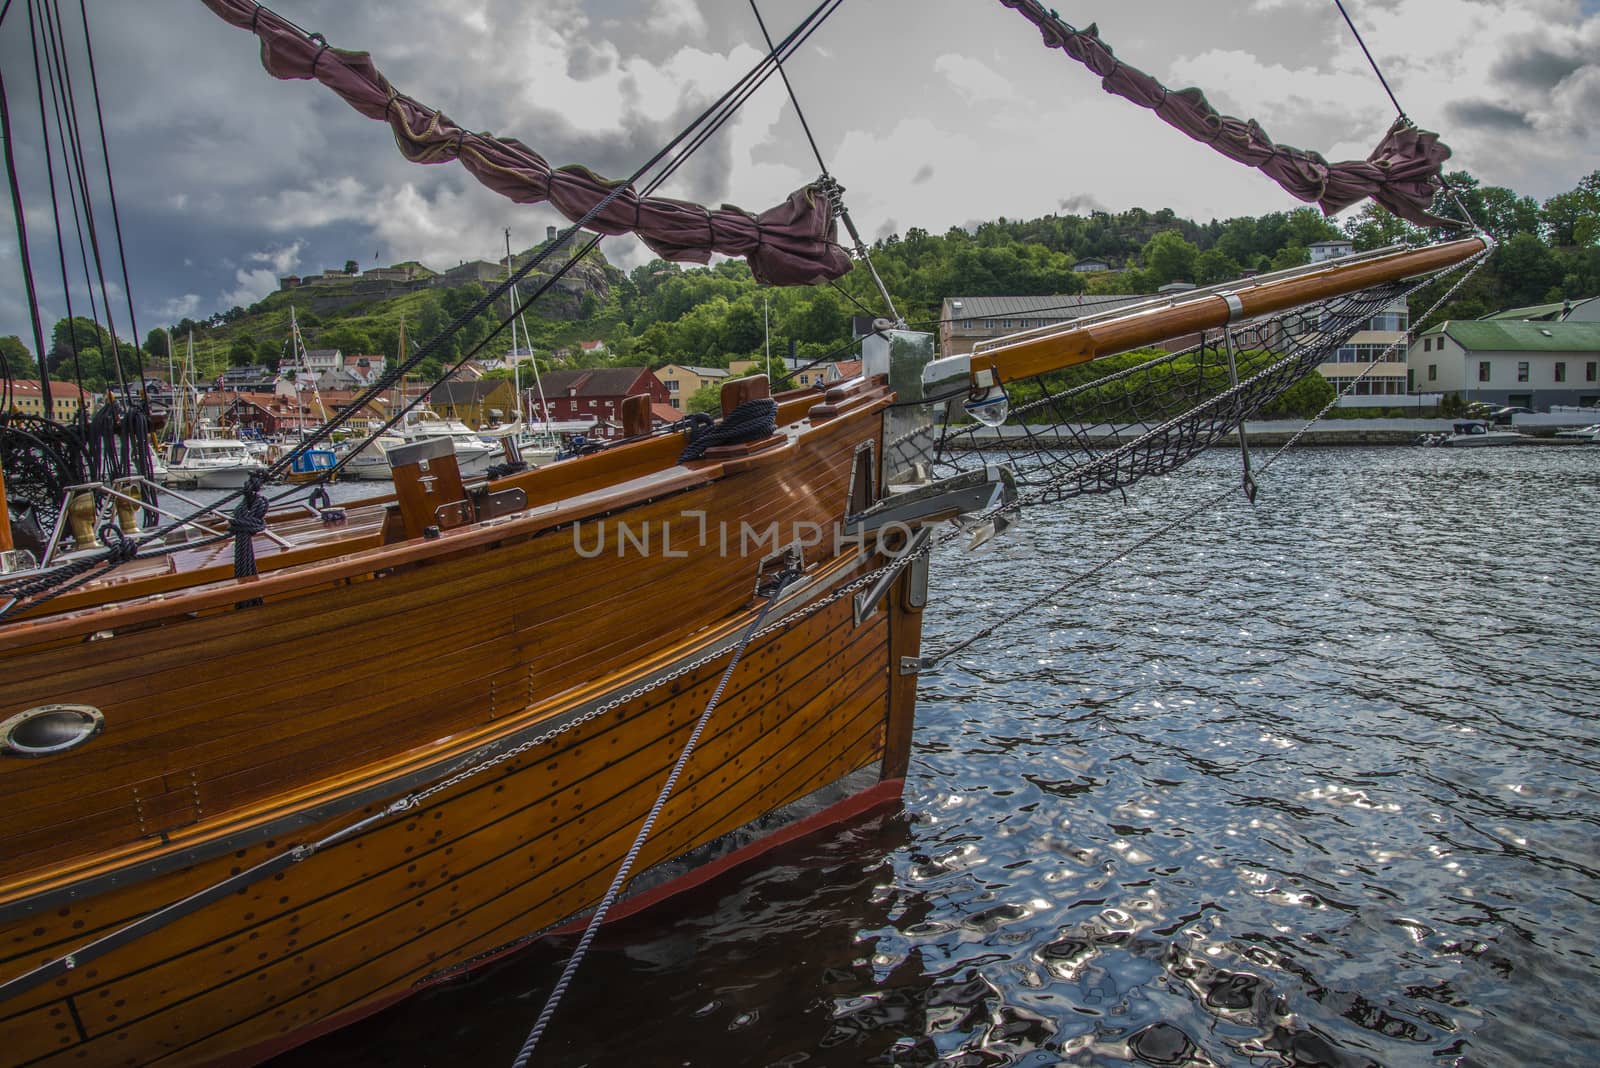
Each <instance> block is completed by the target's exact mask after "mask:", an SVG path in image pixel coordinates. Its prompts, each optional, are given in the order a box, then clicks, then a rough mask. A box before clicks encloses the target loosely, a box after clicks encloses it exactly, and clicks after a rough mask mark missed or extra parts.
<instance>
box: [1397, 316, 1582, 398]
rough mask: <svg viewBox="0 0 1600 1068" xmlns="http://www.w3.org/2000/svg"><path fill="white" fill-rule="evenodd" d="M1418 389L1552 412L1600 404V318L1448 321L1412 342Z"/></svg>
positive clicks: (1411, 366)
mask: <svg viewBox="0 0 1600 1068" xmlns="http://www.w3.org/2000/svg"><path fill="white" fill-rule="evenodd" d="M1407 362H1408V366H1409V369H1410V373H1411V378H1412V380H1413V381H1414V382H1415V384H1416V388H1417V389H1419V390H1422V391H1424V392H1427V393H1455V394H1457V395H1458V396H1460V397H1461V399H1463V400H1467V401H1483V402H1485V403H1488V404H1510V405H1517V406H1520V407H1524V408H1528V409H1532V410H1541V409H1543V410H1548V409H1549V408H1550V406H1551V405H1555V404H1564V405H1567V404H1576V405H1579V406H1581V407H1585V408H1589V407H1594V406H1596V405H1600V322H1564V321H1559V320H1557V321H1545V320H1538V319H1533V320H1528V319H1502V318H1489V319H1471V320H1466V321H1447V322H1444V323H1440V324H1439V325H1438V326H1436V327H1434V328H1433V329H1431V330H1429V331H1427V332H1426V333H1424V334H1422V335H1421V336H1419V337H1418V338H1417V339H1416V340H1415V341H1413V342H1412V343H1411V348H1410V352H1409V355H1408V360H1407Z"/></svg>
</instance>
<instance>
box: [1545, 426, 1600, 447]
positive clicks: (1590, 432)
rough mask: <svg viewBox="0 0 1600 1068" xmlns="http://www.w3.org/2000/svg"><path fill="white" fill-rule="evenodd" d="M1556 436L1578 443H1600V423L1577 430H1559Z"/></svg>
mask: <svg viewBox="0 0 1600 1068" xmlns="http://www.w3.org/2000/svg"><path fill="white" fill-rule="evenodd" d="M1556 437H1558V438H1560V439H1561V440H1562V441H1571V442H1576V443H1578V444H1588V445H1600V423H1595V424H1594V425H1593V426H1586V427H1583V428H1581V429H1577V430H1557V431H1556Z"/></svg>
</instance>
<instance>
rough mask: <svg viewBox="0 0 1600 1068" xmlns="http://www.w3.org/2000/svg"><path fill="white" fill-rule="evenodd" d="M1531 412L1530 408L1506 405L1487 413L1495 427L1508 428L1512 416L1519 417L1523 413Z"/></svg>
mask: <svg viewBox="0 0 1600 1068" xmlns="http://www.w3.org/2000/svg"><path fill="white" fill-rule="evenodd" d="M1532 411H1533V409H1532V408H1523V407H1520V406H1518V405H1514V404H1507V405H1505V406H1504V407H1500V408H1496V409H1495V410H1494V411H1493V412H1491V413H1489V419H1490V421H1491V422H1493V423H1494V424H1495V425H1496V426H1510V425H1511V419H1512V416H1515V415H1519V414H1521V413H1523V412H1532Z"/></svg>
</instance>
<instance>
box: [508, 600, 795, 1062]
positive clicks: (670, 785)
mask: <svg viewBox="0 0 1600 1068" xmlns="http://www.w3.org/2000/svg"><path fill="white" fill-rule="evenodd" d="M795 577H796V573H795V572H793V571H784V572H782V573H780V574H779V575H777V576H776V578H775V581H774V584H773V588H772V589H771V591H770V592H769V593H768V594H767V599H766V602H765V603H764V604H762V606H761V611H760V612H758V613H756V618H755V619H753V620H751V622H750V626H749V627H748V628H747V629H746V630H745V632H744V634H743V635H742V636H740V638H739V644H738V645H736V646H734V650H733V657H732V659H730V660H729V661H728V666H727V668H726V669H724V670H723V672H722V677H721V678H720V679H718V680H717V688H716V689H715V690H713V691H712V693H711V700H710V701H708V702H706V708H705V711H704V712H701V713H700V718H699V719H698V720H696V721H695V725H694V729H693V730H692V731H690V732H689V740H688V741H687V742H685V743H684V745H683V751H682V752H680V753H679V754H678V760H677V763H675V764H673V765H672V771H671V773H669V774H668V775H667V781H666V782H665V783H663V784H662V786H661V792H660V793H658V794H657V795H656V800H655V804H653V805H651V806H650V813H649V815H647V816H645V818H644V823H643V824H641V825H640V827H639V831H638V833H637V834H636V835H635V836H634V839H633V844H632V845H630V846H629V847H628V852H627V853H626V854H625V855H624V856H623V858H622V863H621V864H620V865H618V867H617V874H616V875H615V876H614V877H613V878H612V880H611V885H610V886H609V887H608V888H607V889H606V892H605V894H604V895H603V896H602V897H601V898H600V903H599V904H598V905H596V906H595V910H594V914H593V915H591V916H590V917H589V923H588V925H587V926H586V927H584V929H583V936H582V937H581V938H579V939H578V945H577V948H576V949H574V950H573V951H572V956H571V957H569V958H568V959H567V964H566V967H564V968H563V969H562V970H561V977H560V978H559V979H557V980H556V984H555V986H554V987H552V988H551V990H550V995H549V997H547V998H546V999H545V1003H544V1008H543V1009H542V1010H540V1012H539V1018H538V1019H537V1020H536V1021H535V1022H534V1025H533V1029H532V1030H531V1031H529V1032H528V1037H527V1039H526V1040H525V1041H524V1042H523V1043H522V1048H521V1049H520V1050H518V1051H517V1056H516V1059H515V1060H513V1061H512V1062H511V1068H527V1065H528V1060H529V1059H530V1058H531V1057H532V1056H533V1051H534V1049H535V1047H537V1046H538V1045H539V1039H540V1038H541V1037H543V1035H544V1032H545V1029H546V1028H547V1027H549V1025H550V1020H551V1018H552V1017H553V1016H555V1012H556V1006H557V1005H558V1004H560V1002H561V997H562V995H563V994H565V993H566V992H567V987H568V986H570V985H571V983H572V977H573V976H574V975H576V974H577V973H578V967H579V965H581V964H582V963H583V958H584V957H585V956H586V955H587V954H588V952H589V945H590V943H592V942H593V941H594V936H595V935H596V933H598V932H599V930H600V925H601V924H603V923H604V922H605V920H606V914H607V913H609V912H610V911H611V906H612V905H613V904H614V903H615V902H616V900H617V896H618V895H619V894H621V893H622V887H623V885H624V884H625V883H626V882H627V881H628V876H629V874H630V873H631V872H632V871H633V864H634V861H636V860H637V859H638V857H639V851H640V850H641V849H643V848H644V844H645V842H646V841H647V840H648V839H649V837H650V832H651V831H652V830H654V829H655V824H656V818H657V817H659V816H660V815H661V810H662V809H664V808H666V806H667V800H668V798H670V797H671V796H672V791H673V789H674V788H675V787H676V786H677V785H678V777H679V776H680V775H682V774H683V769H684V768H685V767H686V766H688V763H689V757H690V756H692V755H693V754H694V750H695V746H697V745H699V744H700V735H701V734H702V733H704V732H705V729H706V724H707V723H709V722H710V721H711V714H712V713H713V712H715V711H716V710H717V704H718V702H720V701H721V700H722V692H723V691H724V690H725V689H727V687H728V680H729V679H730V678H732V677H733V672H734V669H736V668H737V667H738V666H739V661H740V659H741V658H743V656H744V651H745V648H746V647H747V646H748V645H749V644H750V640H751V639H752V638H754V637H755V636H756V634H757V633H759V632H760V630H761V624H763V623H764V622H766V619H767V613H768V612H770V611H771V610H772V606H773V605H774V604H776V603H777V601H778V598H779V596H780V595H782V593H783V588H784V587H785V586H787V585H788V584H789V583H790V582H791V581H793V580H794V578H795Z"/></svg>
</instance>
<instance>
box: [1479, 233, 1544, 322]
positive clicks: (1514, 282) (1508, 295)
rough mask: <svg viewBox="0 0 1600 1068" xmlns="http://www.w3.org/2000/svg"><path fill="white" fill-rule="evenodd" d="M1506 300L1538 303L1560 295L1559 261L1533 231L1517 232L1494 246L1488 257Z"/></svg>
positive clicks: (1520, 302) (1522, 303) (1511, 302)
mask: <svg viewBox="0 0 1600 1068" xmlns="http://www.w3.org/2000/svg"><path fill="white" fill-rule="evenodd" d="M1491 262H1492V263H1493V265H1494V267H1495V268H1496V272H1497V273H1498V274H1499V276H1500V280H1501V297H1502V299H1503V300H1505V301H1506V302H1508V303H1509V304H1511V305H1513V306H1515V305H1524V304H1539V303H1541V302H1543V301H1546V300H1553V299H1555V298H1557V297H1559V296H1560V285H1561V264H1560V262H1559V261H1557V259H1556V258H1555V256H1554V255H1553V254H1552V253H1551V252H1550V250H1549V249H1548V248H1546V247H1545V243H1544V242H1543V241H1540V240H1539V239H1538V238H1537V237H1535V236H1534V235H1533V234H1517V235H1515V236H1514V237H1512V238H1511V240H1509V241H1507V242H1505V243H1504V244H1503V245H1501V246H1500V247H1499V248H1497V249H1495V252H1494V258H1493V260H1492V261H1491Z"/></svg>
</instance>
